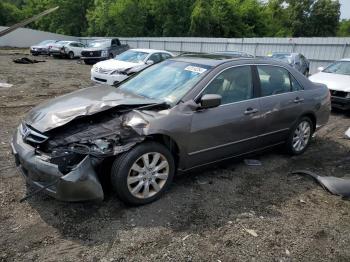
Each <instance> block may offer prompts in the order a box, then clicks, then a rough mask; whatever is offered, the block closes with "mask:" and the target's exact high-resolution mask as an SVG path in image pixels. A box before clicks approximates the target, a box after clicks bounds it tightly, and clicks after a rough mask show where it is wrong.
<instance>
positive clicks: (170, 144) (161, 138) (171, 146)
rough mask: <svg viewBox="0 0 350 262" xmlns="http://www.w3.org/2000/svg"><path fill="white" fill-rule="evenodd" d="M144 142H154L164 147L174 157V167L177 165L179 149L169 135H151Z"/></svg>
mask: <svg viewBox="0 0 350 262" xmlns="http://www.w3.org/2000/svg"><path fill="white" fill-rule="evenodd" d="M145 141H154V142H158V143H160V144H162V145H164V146H165V147H166V148H167V149H168V150H169V151H170V152H171V154H172V155H173V156H174V160H175V166H176V167H177V166H178V165H179V161H180V148H179V145H178V143H177V142H176V141H175V139H173V138H172V137H171V136H169V135H165V134H152V135H149V136H147V137H146V139H145Z"/></svg>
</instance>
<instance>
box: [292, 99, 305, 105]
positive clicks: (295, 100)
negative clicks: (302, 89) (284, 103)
mask: <svg viewBox="0 0 350 262" xmlns="http://www.w3.org/2000/svg"><path fill="white" fill-rule="evenodd" d="M303 101H304V98H300V97H296V98H295V99H294V101H293V102H294V103H296V104H298V103H301V102H303Z"/></svg>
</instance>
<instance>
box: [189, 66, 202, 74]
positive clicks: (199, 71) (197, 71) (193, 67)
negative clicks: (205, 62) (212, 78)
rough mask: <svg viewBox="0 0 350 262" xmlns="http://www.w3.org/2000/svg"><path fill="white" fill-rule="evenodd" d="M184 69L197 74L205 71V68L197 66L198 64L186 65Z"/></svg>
mask: <svg viewBox="0 0 350 262" xmlns="http://www.w3.org/2000/svg"><path fill="white" fill-rule="evenodd" d="M185 70H187V71H191V72H194V73H197V74H202V73H204V72H205V71H207V69H205V68H202V67H198V66H188V67H186V68H185Z"/></svg>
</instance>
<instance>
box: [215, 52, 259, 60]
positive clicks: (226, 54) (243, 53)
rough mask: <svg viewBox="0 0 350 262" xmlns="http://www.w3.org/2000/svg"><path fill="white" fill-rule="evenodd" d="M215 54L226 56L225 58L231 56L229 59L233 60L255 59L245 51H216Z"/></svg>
mask: <svg viewBox="0 0 350 262" xmlns="http://www.w3.org/2000/svg"><path fill="white" fill-rule="evenodd" d="M213 54H217V55H225V56H229V57H232V58H235V57H248V58H253V57H254V55H252V54H249V53H247V52H243V51H216V52H214V53H213Z"/></svg>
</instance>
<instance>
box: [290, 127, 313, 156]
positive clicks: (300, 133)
mask: <svg viewBox="0 0 350 262" xmlns="http://www.w3.org/2000/svg"><path fill="white" fill-rule="evenodd" d="M310 134H311V126H310V123H309V122H308V121H302V122H300V123H299V125H298V127H297V128H296V129H295V131H294V135H293V142H292V144H293V148H294V150H295V151H296V152H301V151H303V150H304V149H305V147H306V146H307V145H308V143H309V140H310Z"/></svg>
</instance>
